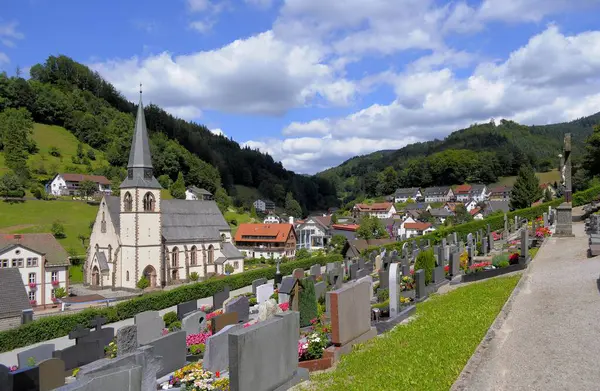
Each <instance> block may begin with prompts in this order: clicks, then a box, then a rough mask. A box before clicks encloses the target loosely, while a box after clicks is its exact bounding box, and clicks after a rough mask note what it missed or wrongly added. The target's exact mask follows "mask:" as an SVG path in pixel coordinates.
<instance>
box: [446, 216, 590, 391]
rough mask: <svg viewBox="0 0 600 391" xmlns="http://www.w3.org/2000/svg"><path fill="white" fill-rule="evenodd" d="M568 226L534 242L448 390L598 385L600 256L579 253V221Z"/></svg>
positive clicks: (582, 249)
mask: <svg viewBox="0 0 600 391" xmlns="http://www.w3.org/2000/svg"><path fill="white" fill-rule="evenodd" d="M573 231H574V234H575V235H576V237H574V238H551V239H549V241H548V242H547V243H546V244H545V245H544V246H543V247H542V248H541V249H540V251H539V252H538V254H537V256H536V258H535V260H534V261H533V262H532V264H531V266H530V268H529V270H528V271H527V272H526V273H525V274H524V276H523V280H522V281H521V283H520V284H519V286H518V288H517V289H518V292H515V295H514V296H513V299H512V307H511V308H510V311H509V312H508V315H507V317H506V319H505V320H504V322H503V323H501V324H500V326H499V328H498V329H497V330H495V335H494V337H493V338H492V339H491V340H490V341H488V342H487V343H486V342H484V344H483V345H482V348H480V349H478V351H477V352H476V354H475V355H474V356H473V357H472V358H471V360H470V361H469V364H468V365H467V366H466V367H465V371H463V374H462V375H461V377H460V378H459V380H458V381H457V382H456V383H455V384H454V386H453V390H477V391H482V390H544V391H551V390H599V389H600V370H598V362H599V361H600V292H599V289H600V284H598V282H597V280H598V277H599V274H600V257H597V258H589V259H588V258H587V257H586V250H587V236H586V235H585V233H584V226H583V224H581V223H577V224H574V225H573ZM464 331H465V332H468V330H464Z"/></svg>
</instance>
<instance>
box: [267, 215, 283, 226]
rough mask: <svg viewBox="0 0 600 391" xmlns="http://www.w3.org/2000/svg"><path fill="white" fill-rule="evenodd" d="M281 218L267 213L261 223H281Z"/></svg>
mask: <svg viewBox="0 0 600 391" xmlns="http://www.w3.org/2000/svg"><path fill="white" fill-rule="evenodd" d="M281 222H282V221H281V219H280V218H279V216H277V215H276V214H272V213H271V214H269V215H267V217H265V219H264V220H263V223H265V224H279V223H281Z"/></svg>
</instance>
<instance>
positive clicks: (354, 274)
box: [350, 263, 358, 280]
mask: <svg viewBox="0 0 600 391" xmlns="http://www.w3.org/2000/svg"><path fill="white" fill-rule="evenodd" d="M357 278H358V264H356V263H353V264H352V265H350V280H356V279H357Z"/></svg>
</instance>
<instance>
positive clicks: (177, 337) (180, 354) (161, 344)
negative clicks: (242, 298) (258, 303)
mask: <svg viewBox="0 0 600 391" xmlns="http://www.w3.org/2000/svg"><path fill="white" fill-rule="evenodd" d="M236 317H237V315H236ZM185 337H186V335H185V331H183V330H180V331H175V332H170V333H168V334H167V335H165V336H162V337H160V338H157V339H155V340H153V341H150V342H149V343H148V345H149V346H152V347H154V351H155V352H156V353H157V354H160V355H161V356H162V361H161V363H160V369H159V370H158V373H157V376H164V375H166V374H168V373H170V372H173V371H175V370H177V369H179V368H182V367H183V366H184V365H185V362H186V361H185V356H186V353H187V346H186V343H185Z"/></svg>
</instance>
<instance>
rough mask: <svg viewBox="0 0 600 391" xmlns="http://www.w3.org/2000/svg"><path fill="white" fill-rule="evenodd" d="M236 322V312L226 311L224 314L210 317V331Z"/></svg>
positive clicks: (214, 331)
mask: <svg viewBox="0 0 600 391" xmlns="http://www.w3.org/2000/svg"><path fill="white" fill-rule="evenodd" d="M237 323H238V314H237V313H235V312H228V313H225V314H221V315H217V316H215V317H214V318H211V319H210V325H211V328H210V329H211V331H212V332H213V333H218V332H219V330H221V329H222V328H223V327H225V326H227V325H230V324H237Z"/></svg>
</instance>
